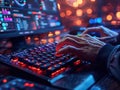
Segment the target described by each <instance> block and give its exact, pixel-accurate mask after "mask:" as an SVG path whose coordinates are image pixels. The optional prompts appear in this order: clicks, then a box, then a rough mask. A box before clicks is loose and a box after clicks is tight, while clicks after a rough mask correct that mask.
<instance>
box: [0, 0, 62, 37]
mask: <svg viewBox="0 0 120 90" xmlns="http://www.w3.org/2000/svg"><path fill="white" fill-rule="evenodd" d="M56 29H63V26H62V24H61V20H60V16H59V11H58V8H57V3H56V0H0V38H10V37H17V36H25V35H30V34H39V33H44V32H48V31H53V30H56Z"/></svg>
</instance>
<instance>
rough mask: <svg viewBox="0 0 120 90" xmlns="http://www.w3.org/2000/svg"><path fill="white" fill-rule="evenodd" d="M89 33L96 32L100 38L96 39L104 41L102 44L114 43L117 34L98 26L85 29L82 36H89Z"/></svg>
mask: <svg viewBox="0 0 120 90" xmlns="http://www.w3.org/2000/svg"><path fill="white" fill-rule="evenodd" d="M91 32H96V33H99V34H100V37H96V38H97V39H99V40H101V41H104V42H108V43H109V42H116V41H117V38H116V37H117V36H118V33H117V32H115V31H112V30H110V29H108V28H106V27H104V26H98V27H90V28H87V29H86V30H85V31H84V32H83V33H82V35H84V34H89V33H91Z"/></svg>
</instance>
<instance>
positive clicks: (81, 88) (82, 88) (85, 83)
mask: <svg viewBox="0 0 120 90" xmlns="http://www.w3.org/2000/svg"><path fill="white" fill-rule="evenodd" d="M94 83H95V79H94V77H93V75H89V76H88V77H87V79H85V80H84V81H83V82H82V83H81V84H80V85H79V86H77V87H76V88H75V89H74V90H87V89H88V88H89V87H90V86H91V85H93V84H94ZM86 86H87V87H86Z"/></svg>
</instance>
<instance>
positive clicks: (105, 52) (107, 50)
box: [96, 45, 120, 81]
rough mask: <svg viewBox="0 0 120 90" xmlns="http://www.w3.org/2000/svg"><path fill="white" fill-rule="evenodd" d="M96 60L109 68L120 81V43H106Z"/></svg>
mask: <svg viewBox="0 0 120 90" xmlns="http://www.w3.org/2000/svg"><path fill="white" fill-rule="evenodd" d="M96 61H97V63H98V64H100V65H101V66H102V67H105V68H107V69H108V71H109V73H111V74H112V75H113V76H114V77H115V78H117V79H118V80H119V81H120V45H117V46H112V45H105V46H103V47H102V48H101V50H100V51H99V53H98V55H97V58H96Z"/></svg>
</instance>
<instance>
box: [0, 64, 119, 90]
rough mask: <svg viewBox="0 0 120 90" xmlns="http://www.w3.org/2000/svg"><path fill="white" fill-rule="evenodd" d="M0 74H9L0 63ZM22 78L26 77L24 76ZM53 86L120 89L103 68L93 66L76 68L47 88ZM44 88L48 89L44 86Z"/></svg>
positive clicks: (71, 89)
mask: <svg viewBox="0 0 120 90" xmlns="http://www.w3.org/2000/svg"><path fill="white" fill-rule="evenodd" d="M16 73H17V72H16ZM0 74H1V75H3V74H4V75H6V76H7V75H8V76H9V75H10V76H11V75H12V74H11V69H10V68H9V67H6V66H4V65H0ZM17 74H18V77H19V78H23V77H22V76H19V73H17ZM23 79H26V78H25V77H24V78H23ZM27 79H28V78H27ZM30 80H31V79H30ZM41 83H42V82H40V84H41ZM45 85H46V84H45ZM47 86H48V85H47ZM53 87H55V88H56V89H57V90H61V89H60V88H63V89H69V90H86V89H89V90H120V83H119V82H118V81H117V80H115V79H114V78H113V77H111V76H110V75H108V74H106V72H105V71H104V72H103V70H98V69H93V68H84V70H83V69H82V68H81V69H78V71H71V72H69V73H67V74H65V76H64V78H62V79H60V80H58V81H56V82H54V83H53V86H49V90H52V89H53ZM58 87H60V88H58ZM44 90H48V89H46V88H45V89H44Z"/></svg>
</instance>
